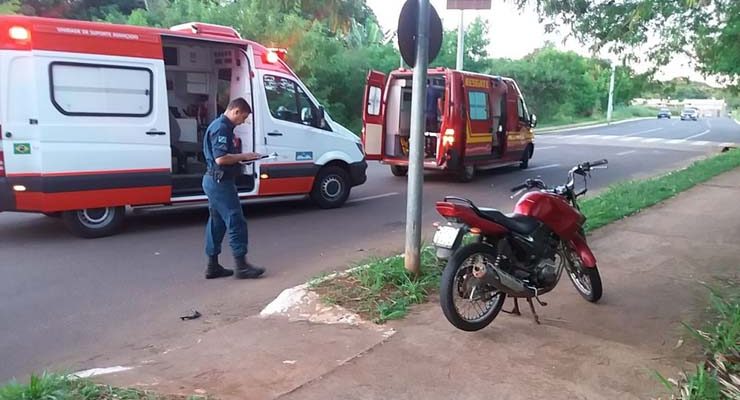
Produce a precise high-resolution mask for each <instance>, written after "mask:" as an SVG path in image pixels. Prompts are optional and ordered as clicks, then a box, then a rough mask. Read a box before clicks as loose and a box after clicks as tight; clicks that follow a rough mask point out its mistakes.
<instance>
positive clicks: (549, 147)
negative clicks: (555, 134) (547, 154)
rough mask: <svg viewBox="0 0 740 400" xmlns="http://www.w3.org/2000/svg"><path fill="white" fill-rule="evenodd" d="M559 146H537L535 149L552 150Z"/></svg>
mask: <svg viewBox="0 0 740 400" xmlns="http://www.w3.org/2000/svg"><path fill="white" fill-rule="evenodd" d="M557 148H558V146H545V147H535V150H550V149H557Z"/></svg>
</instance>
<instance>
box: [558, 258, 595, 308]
mask: <svg viewBox="0 0 740 400" xmlns="http://www.w3.org/2000/svg"><path fill="white" fill-rule="evenodd" d="M567 268H568V276H569V277H570V281H571V282H573V286H575V288H576V290H577V291H578V293H580V295H581V297H583V298H584V299H586V300H588V301H590V302H591V303H596V302H597V301H599V299H601V295H602V292H603V288H602V286H601V275H599V269H598V268H597V267H596V266H594V267H593V268H586V267H584V266H583V264H582V263H581V259H580V258H579V257H578V255H577V254H575V253H571V254H570V255H569V256H568V264H567Z"/></svg>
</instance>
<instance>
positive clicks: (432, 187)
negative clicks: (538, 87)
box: [0, 120, 740, 382]
mask: <svg viewBox="0 0 740 400" xmlns="http://www.w3.org/2000/svg"><path fill="white" fill-rule="evenodd" d="M679 122H680V121H679ZM679 122H677V121H675V120H671V121H665V120H664V121H639V122H634V123H628V124H622V125H620V126H613V127H607V128H591V129H587V130H580V131H570V132H563V133H561V134H558V133H556V134H552V135H542V136H540V137H538V142H537V143H538V144H537V150H536V151H535V156H534V159H533V160H532V162H531V164H530V169H529V170H526V171H521V170H519V169H516V168H502V169H497V170H492V171H487V172H482V173H480V175H479V177H478V178H477V179H476V180H475V181H474V182H473V183H470V184H462V183H456V182H454V181H452V180H451V179H449V178H448V177H446V176H444V175H441V174H438V173H427V174H426V177H425V196H424V207H425V208H424V213H423V218H424V226H425V236H426V237H429V236H430V234H431V232H432V226H431V224H432V222H434V221H436V220H438V218H437V216H436V212H435V210H434V207H433V205H434V202H436V201H437V200H439V199H441V198H442V197H443V196H444V195H446V194H454V195H462V196H466V197H469V198H471V199H472V200H474V201H476V202H479V203H481V204H484V205H488V206H495V207H498V208H501V209H505V210H506V209H510V208H511V207H512V205H513V200H511V199H509V197H508V195H509V191H508V189H509V188H510V187H512V186H514V185H516V184H518V183H520V182H521V181H523V180H524V179H526V178H528V177H533V176H538V175H539V176H541V177H542V178H543V179H544V180H545V181H546V182H551V183H553V184H554V183H561V182H563V181H564V179H565V173H566V171H567V170H568V168H569V167H570V166H571V165H572V164H575V163H577V162H579V161H584V160H589V159H599V158H608V159H609V161H610V168H609V169H608V170H600V171H598V173H595V174H594V177H593V181H592V185H593V186H592V187H593V188H594V189H596V190H598V189H599V188H603V187H604V186H605V185H608V184H609V183H612V182H615V181H619V180H623V179H627V178H635V177H644V176H649V175H654V174H657V173H660V172H663V171H666V170H671V169H675V168H677V167H680V166H683V165H686V164H687V163H688V162H689V161H690V160H692V159H694V158H696V157H700V156H703V155H704V154H707V153H708V152H714V151H717V150H718V147H717V145H716V144H709V145H700V146H696V145H692V144H690V143H684V144H683V145H681V144H673V145H666V144H661V143H657V142H652V143H643V142H640V143H638V142H637V141H631V142H623V143H618V142H615V141H613V140H603V139H601V140H599V139H591V138H587V139H581V140H580V141H579V140H578V136H580V137H588V136H592V135H610V136H617V135H621V136H626V135H635V136H639V137H642V138H651V137H652V136H643V135H645V134H647V135H649V133H641V132H645V131H648V130H650V129H656V128H657V127H659V126H660V127H662V128H666V129H665V131H666V132H665V133H668V132H671V136H670V138H672V139H673V140H675V139H681V138H685V137H689V136H692V135H695V134H697V133H701V132H702V130H700V129H699V128H700V127H701V126H702V125H701V124H704V123H707V124H711V125H712V128H711V131H710V133H707V134H706V135H704V136H707V140H708V139H709V138H712V139H714V138H715V136H713V135H716V138H718V140H722V141H725V140H737V141H739V142H740V126H738V125H734V126H730V125H729V124H726V123H725V122H732V121H731V120H728V121H719V120H716V121H715V120H708V121H706V122H705V121H700V122H698V123H696V122H685V123H679ZM658 124H662V125H658ZM732 124H734V122H732ZM715 129H716V130H717V132H716V134H715ZM695 131H696V132H695ZM607 132H608V133H607ZM654 132H658V131H654ZM651 133H652V132H651ZM574 135H575V136H574ZM690 140H693V139H690ZM574 143H580V144H574ZM405 191H406V180H405V179H403V178H396V177H393V176H391V174H390V171H389V170H388V167H386V166H382V165H379V164H375V163H373V164H371V166H370V168H369V179H368V183H367V184H365V185H363V186H361V187H359V188H356V190H354V191H353V194H352V197H351V199H350V202H349V204H347V205H346V206H345V207H343V208H341V209H338V210H328V211H327V210H318V209H316V208H315V207H314V206H312V205H310V204H307V203H303V202H292V203H283V204H272V205H254V206H249V207H248V208H247V211H248V214H249V223H250V233H251V235H252V236H251V246H250V247H251V249H252V251H253V255H252V260H253V261H254V262H256V263H258V264H262V265H265V266H266V267H267V268H268V274H267V276H266V277H265V278H264V279H262V280H260V281H247V282H244V281H235V280H231V279H228V280H216V281H205V280H204V279H202V273H203V256H202V242H203V229H204V223H205V219H206V213H205V212H204V210H202V209H196V210H186V211H183V210H180V211H176V212H159V213H149V214H147V215H138V216H133V217H132V218H130V219H129V223H128V229H127V230H126V231H125V232H124V233H123V234H120V235H118V236H115V237H110V238H103V239H97V240H82V239H77V238H74V237H71V236H70V235H69V234H67V232H66V231H65V229H64V228H63V227H62V225H61V223H60V221H58V220H56V219H52V218H48V217H44V216H39V215H25V214H2V215H0V274H2V276H3V279H2V280H1V281H0V299H2V302H1V303H0V321H2V324H3V329H2V330H0V359H2V360H3V362H2V363H0V382H2V381H5V380H7V379H9V378H11V377H12V376H19V377H20V376H24V375H25V374H27V373H29V372H31V371H38V370H41V369H44V368H47V367H54V368H59V367H69V368H77V367H82V366H85V367H90V366H93V365H94V363H95V359H96V357H98V356H99V355H102V354H109V353H111V352H120V351H126V350H127V349H131V348H142V347H145V346H147V345H148V344H150V343H153V342H155V341H166V340H167V339H168V338H171V337H175V336H178V335H179V334H180V333H181V332H183V331H185V330H187V329H191V328H190V327H189V326H188V325H187V324H183V323H182V322H180V321H179V319H178V316H179V315H181V314H182V313H184V312H187V311H189V310H190V309H191V308H197V309H198V310H200V311H201V312H204V315H207V317H208V318H209V321H211V324H212V326H214V327H216V326H219V325H223V324H228V323H231V322H233V321H235V320H239V319H241V318H244V317H246V316H249V315H253V314H256V313H258V312H259V310H260V309H261V307H262V306H264V305H265V304H266V303H267V302H269V301H270V300H272V299H273V298H274V297H275V296H276V295H277V294H278V293H279V292H280V291H281V290H282V289H284V288H286V287H289V286H293V285H295V284H299V283H301V282H304V281H305V280H306V279H308V278H310V277H312V276H315V275H317V274H319V273H321V272H324V271H330V270H334V269H336V268H344V267H345V266H347V265H348V264H350V263H353V262H358V261H361V260H362V259H364V258H366V257H368V256H370V255H387V254H392V253H396V252H398V251H400V250H402V248H403V243H404V242H403V233H404V218H405V204H406V197H405ZM226 254H227V255H228V251H227V252H226ZM224 261H226V264H227V265H228V264H230V263H229V260H228V258H225V259H224ZM244 334H245V335H248V334H249V333H248V332H245V333H244Z"/></svg>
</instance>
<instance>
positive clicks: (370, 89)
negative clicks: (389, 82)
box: [362, 71, 386, 160]
mask: <svg viewBox="0 0 740 400" xmlns="http://www.w3.org/2000/svg"><path fill="white" fill-rule="evenodd" d="M385 80H386V75H385V74H383V73H381V72H378V71H370V72H369V73H368V74H367V82H366V84H365V96H364V101H363V104H364V107H363V110H362V144H363V147H364V148H365V158H366V159H367V160H380V159H382V158H383V148H384V144H385V112H384V111H385V109H384V107H383V99H384V98H385Z"/></svg>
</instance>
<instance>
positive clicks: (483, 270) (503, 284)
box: [473, 265, 537, 297]
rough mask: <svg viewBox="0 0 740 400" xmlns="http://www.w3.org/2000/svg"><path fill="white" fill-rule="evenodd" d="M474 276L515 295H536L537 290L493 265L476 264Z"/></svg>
mask: <svg viewBox="0 0 740 400" xmlns="http://www.w3.org/2000/svg"><path fill="white" fill-rule="evenodd" d="M473 276H474V277H476V278H477V279H479V280H481V281H482V282H483V283H487V284H489V285H491V286H493V287H495V288H496V289H498V290H500V291H502V292H504V293H506V294H507V295H509V296H514V297H534V296H535V295H536V294H537V292H535V290H534V289H533V288H530V287H529V286H527V285H525V284H524V282H522V281H521V280H519V279H517V278H515V277H514V276H512V275H511V274H509V273H507V272H504V271H502V270H501V269H499V268H496V267H494V266H491V265H486V266H482V265H476V266H474V267H473Z"/></svg>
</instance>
